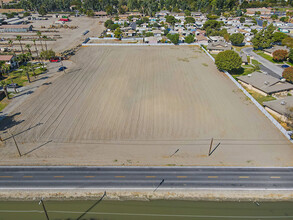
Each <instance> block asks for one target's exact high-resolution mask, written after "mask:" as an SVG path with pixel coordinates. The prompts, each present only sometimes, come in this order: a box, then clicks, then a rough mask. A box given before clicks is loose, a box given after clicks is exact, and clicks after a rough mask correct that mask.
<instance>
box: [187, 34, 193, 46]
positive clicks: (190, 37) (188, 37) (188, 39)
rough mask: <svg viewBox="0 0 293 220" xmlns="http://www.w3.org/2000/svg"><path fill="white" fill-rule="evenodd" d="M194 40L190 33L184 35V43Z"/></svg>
mask: <svg viewBox="0 0 293 220" xmlns="http://www.w3.org/2000/svg"><path fill="white" fill-rule="evenodd" d="M193 42H194V36H193V35H192V34H189V35H188V36H186V37H185V43H188V44H191V43H193Z"/></svg>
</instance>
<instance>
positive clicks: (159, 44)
mask: <svg viewBox="0 0 293 220" xmlns="http://www.w3.org/2000/svg"><path fill="white" fill-rule="evenodd" d="M186 45H193V46H195V45H196V46H200V44H199V43H192V44H187V43H181V44H178V45H177V46H186ZM82 46H174V44H172V43H157V44H147V43H100V44H99V43H83V44H82Z"/></svg>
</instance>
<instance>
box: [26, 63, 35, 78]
mask: <svg viewBox="0 0 293 220" xmlns="http://www.w3.org/2000/svg"><path fill="white" fill-rule="evenodd" d="M27 65H28V67H30V69H31V70H32V71H33V76H34V77H35V78H37V77H36V73H35V68H34V65H33V64H32V63H28V64H27Z"/></svg>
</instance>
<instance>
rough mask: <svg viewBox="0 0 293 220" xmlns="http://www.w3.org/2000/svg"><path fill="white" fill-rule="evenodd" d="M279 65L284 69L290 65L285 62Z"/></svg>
mask: <svg viewBox="0 0 293 220" xmlns="http://www.w3.org/2000/svg"><path fill="white" fill-rule="evenodd" d="M281 67H282V68H284V69H286V68H288V67H290V66H289V65H287V64H283V65H282V66H281Z"/></svg>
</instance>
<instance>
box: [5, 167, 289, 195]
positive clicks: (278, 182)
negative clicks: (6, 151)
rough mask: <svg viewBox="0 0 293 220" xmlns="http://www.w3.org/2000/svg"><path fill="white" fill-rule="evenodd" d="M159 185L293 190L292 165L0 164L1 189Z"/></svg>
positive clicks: (118, 187)
mask: <svg viewBox="0 0 293 220" xmlns="http://www.w3.org/2000/svg"><path fill="white" fill-rule="evenodd" d="M157 187H159V189H179V188H184V189H188V188H189V189H286V190H293V168H292V167H290V168H237V167H234V168H232V167H0V189H20V188H21V189H42V188H52V189H66V188H68V189H72V188H85V189H86V188H96V189H111V188H112V189H134V188H135V189H137V188H141V189H156V188H157ZM159 189H158V190H159Z"/></svg>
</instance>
